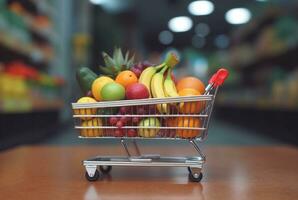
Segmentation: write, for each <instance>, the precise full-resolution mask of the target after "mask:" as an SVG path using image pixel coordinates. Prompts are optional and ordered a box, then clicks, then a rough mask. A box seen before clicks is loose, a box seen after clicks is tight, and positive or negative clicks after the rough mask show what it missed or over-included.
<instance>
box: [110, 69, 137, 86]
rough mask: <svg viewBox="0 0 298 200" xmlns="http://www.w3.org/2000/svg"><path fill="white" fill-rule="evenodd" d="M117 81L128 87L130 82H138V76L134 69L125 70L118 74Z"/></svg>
mask: <svg viewBox="0 0 298 200" xmlns="http://www.w3.org/2000/svg"><path fill="white" fill-rule="evenodd" d="M115 81H116V82H117V83H119V84H121V85H122V86H123V87H125V88H126V87H127V86H128V85H130V84H133V83H137V82H138V77H137V76H136V74H135V73H133V72H132V71H130V70H125V71H122V72H120V73H119V74H118V76H117V77H116V79H115Z"/></svg>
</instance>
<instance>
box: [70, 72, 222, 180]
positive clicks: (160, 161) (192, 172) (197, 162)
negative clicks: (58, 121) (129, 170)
mask: <svg viewBox="0 0 298 200" xmlns="http://www.w3.org/2000/svg"><path fill="white" fill-rule="evenodd" d="M219 71H220V70H219ZM219 71H218V72H217V73H216V74H214V75H213V77H212V78H211V79H210V81H209V85H208V86H207V87H206V89H205V91H206V92H205V93H204V95H198V96H181V97H167V98H161V99H158V98H151V99H139V100H121V101H109V102H97V103H72V108H73V109H74V110H75V109H95V108H96V109H101V108H113V107H121V106H140V105H157V104H169V105H170V104H177V103H186V102H198V101H201V102H205V108H204V109H203V111H202V112H201V113H200V114H169V113H168V114H159V113H158V114H157V113H152V114H151V113H149V114H147V115H136V114H131V113H129V114H126V115H125V116H128V117H135V116H137V117H140V116H142V117H152V116H154V117H159V118H160V119H162V118H166V117H181V116H186V117H189V116H190V117H200V118H201V119H202V120H203V123H202V126H201V127H178V126H174V127H156V126H150V127H142V126H141V127H140V126H124V127H123V128H124V129H125V130H127V129H129V128H135V129H140V128H146V129H157V128H158V129H161V130H162V129H166V130H169V129H175V130H181V129H183V130H184V129H185V130H188V129H190V130H200V131H201V134H200V135H199V136H198V137H195V138H189V139H186V138H180V137H177V136H175V137H159V136H157V137H154V138H144V137H140V136H138V137H127V135H125V136H123V137H114V136H110V135H103V136H102V135H101V136H98V137H97V136H95V137H94V136H93V137H86V136H79V138H82V139H117V140H119V141H120V144H121V145H122V147H123V149H124V151H125V152H126V156H96V157H93V158H90V159H86V160H84V161H83V165H84V167H85V169H86V174H85V175H86V178H87V179H88V180H89V181H94V180H97V179H98V178H99V176H100V173H99V170H98V168H99V169H100V171H101V172H102V173H108V172H109V171H110V170H111V166H142V167H187V168H188V171H189V178H190V180H191V181H195V182H199V181H200V180H201V179H202V173H201V170H202V168H203V164H204V163H205V161H206V157H205V155H204V154H203V153H202V151H201V149H200V147H199V143H200V142H202V141H204V140H205V139H206V137H207V133H208V127H209V122H210V117H211V114H212V110H213V107H214V101H215V97H216V94H217V91H218V86H219V85H221V84H222V83H223V81H224V79H225V78H226V77H227V75H226V76H221V77H220V75H222V74H220V73H219ZM212 79H213V81H212ZM218 80H219V82H218ZM216 81H217V82H216ZM220 81H221V82H220ZM178 113H179V112H178ZM112 116H118V115H113V114H105V115H102V114H96V115H91V114H80V115H73V117H74V118H75V119H76V120H78V119H80V118H82V117H92V118H106V117H112ZM120 116H122V115H119V117H120ZM75 128H76V129H79V130H80V129H86V127H84V126H81V124H80V122H77V123H76V125H75ZM115 128H117V127H115V126H96V125H92V126H90V127H88V129H97V130H98V129H103V130H109V129H115ZM156 139H158V140H160V139H166V140H185V141H188V142H189V143H190V144H191V145H192V146H193V148H194V149H195V150H196V152H197V154H198V155H197V156H179V157H177V156H161V155H159V154H156V155H143V154H142V153H141V151H140V148H139V146H138V144H137V141H138V140H156ZM128 140H129V141H132V144H133V146H134V149H135V152H136V155H133V154H132V153H131V151H130V150H129V148H128V144H127V141H128Z"/></svg>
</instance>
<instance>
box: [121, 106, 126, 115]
mask: <svg viewBox="0 0 298 200" xmlns="http://www.w3.org/2000/svg"><path fill="white" fill-rule="evenodd" d="M126 112H127V107H121V108H120V109H119V113H120V114H122V115H124V114H125V113H126Z"/></svg>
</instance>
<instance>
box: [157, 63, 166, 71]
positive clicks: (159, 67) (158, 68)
mask: <svg viewBox="0 0 298 200" xmlns="http://www.w3.org/2000/svg"><path fill="white" fill-rule="evenodd" d="M164 66H165V63H161V64H160V65H157V66H155V69H156V71H158V70H160V69H161V68H163V67H164Z"/></svg>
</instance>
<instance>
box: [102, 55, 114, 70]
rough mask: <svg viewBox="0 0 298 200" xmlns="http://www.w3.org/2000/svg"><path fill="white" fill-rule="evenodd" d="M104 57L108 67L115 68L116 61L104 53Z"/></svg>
mask: <svg viewBox="0 0 298 200" xmlns="http://www.w3.org/2000/svg"><path fill="white" fill-rule="evenodd" d="M102 57H103V60H104V62H105V65H106V67H111V66H115V62H114V60H113V59H112V58H111V57H110V56H109V55H108V54H107V53H106V52H102Z"/></svg>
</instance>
